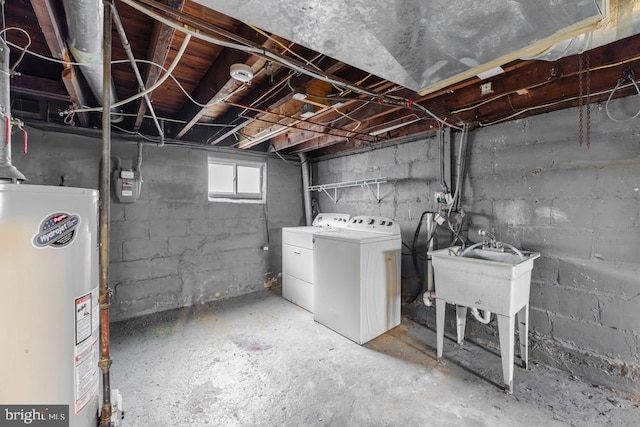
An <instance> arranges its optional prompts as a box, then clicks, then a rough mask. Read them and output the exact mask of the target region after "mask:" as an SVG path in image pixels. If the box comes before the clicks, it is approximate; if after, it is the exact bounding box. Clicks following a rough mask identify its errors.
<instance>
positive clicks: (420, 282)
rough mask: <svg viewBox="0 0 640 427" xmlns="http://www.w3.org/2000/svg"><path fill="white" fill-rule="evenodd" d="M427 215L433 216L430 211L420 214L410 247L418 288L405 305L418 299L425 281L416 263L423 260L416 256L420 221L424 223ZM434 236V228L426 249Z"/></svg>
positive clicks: (420, 226) (420, 227) (418, 264)
mask: <svg viewBox="0 0 640 427" xmlns="http://www.w3.org/2000/svg"><path fill="white" fill-rule="evenodd" d="M427 214H433V212H430V211H425V212H422V215H420V221H419V222H418V226H417V227H416V231H415V233H414V235H413V244H412V246H411V258H412V260H413V268H414V269H415V271H416V276H417V277H418V286H417V291H416V293H415V295H413V296H412V298H411V299H410V301H408V302H407V304H411V303H412V302H414V301H415V300H416V299H418V296H420V292H421V291H422V288H423V287H424V281H425V277H424V272H423V271H422V269H421V268H420V263H419V262H418V258H420V259H423V258H422V257H420V255H419V254H418V238H419V237H420V230H421V229H422V221H424V217H425V215H427ZM435 234H436V228H435V227H434V229H433V231H432V232H431V235H429V236H428V239H427V248H428V247H429V243H430V242H431V239H433V236H435Z"/></svg>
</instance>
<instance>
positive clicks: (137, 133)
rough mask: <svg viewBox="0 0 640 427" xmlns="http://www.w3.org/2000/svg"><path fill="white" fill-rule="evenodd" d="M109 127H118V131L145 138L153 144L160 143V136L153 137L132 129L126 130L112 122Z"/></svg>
mask: <svg viewBox="0 0 640 427" xmlns="http://www.w3.org/2000/svg"><path fill="white" fill-rule="evenodd" d="M111 127H112V128H115V129H118V130H119V131H121V132H124V133H126V134H128V135H135V136H138V137H140V138H143V139H146V140H147V141H150V142H153V143H154V144H159V143H160V138H158V139H154V138H151V137H148V136H145V135H143V134H141V133H140V132H136V131H132V130H126V129H123V128H121V127H119V126H116V125H114V124H112V125H111Z"/></svg>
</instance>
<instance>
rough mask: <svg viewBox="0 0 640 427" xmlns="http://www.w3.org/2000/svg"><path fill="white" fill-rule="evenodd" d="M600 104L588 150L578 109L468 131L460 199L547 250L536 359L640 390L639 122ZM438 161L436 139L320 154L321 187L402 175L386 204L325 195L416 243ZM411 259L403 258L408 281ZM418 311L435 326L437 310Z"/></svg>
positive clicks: (535, 288)
mask: <svg viewBox="0 0 640 427" xmlns="http://www.w3.org/2000/svg"><path fill="white" fill-rule="evenodd" d="M629 101H630V99H627V100H622V101H618V102H617V103H615V104H617V105H614V106H616V107H619V106H622V107H624V104H625V103H628V102H629ZM635 108H637V106H636V107H635ZM592 110H593V111H592V116H591V117H592V124H591V130H592V136H591V147H590V148H589V147H587V146H586V145H583V146H580V145H579V144H578V141H577V138H578V120H577V118H578V112H577V110H576V109H567V110H562V111H558V112H553V113H549V114H544V115H539V116H536V117H532V118H526V119H521V120H516V121H512V122H509V123H503V124H498V125H494V126H490V127H487V128H481V129H478V130H475V131H473V132H471V135H470V145H469V153H468V158H467V164H468V174H467V176H466V179H465V188H464V193H463V206H464V208H465V209H466V211H467V212H468V216H467V220H468V221H469V222H470V223H471V224H473V225H474V226H481V227H484V228H488V229H491V230H494V231H495V234H496V236H497V238H498V239H499V240H502V241H505V242H507V243H511V244H514V245H516V246H517V247H521V248H524V249H527V250H532V251H539V252H540V253H541V254H542V256H541V258H540V259H538V260H537V261H536V263H535V267H534V270H533V276H532V283H531V296H530V338H531V340H532V348H531V358H532V359H533V360H537V361H539V362H543V363H546V364H549V365H553V366H556V367H558V368H561V369H565V370H568V371H570V372H572V373H574V374H575V375H577V376H581V377H584V378H588V379H590V380H592V381H593V382H595V383H599V384H605V385H609V386H612V387H616V388H620V389H625V390H629V391H633V392H640V314H639V313H640V256H638V251H639V250H640V139H639V138H638V135H640V120H634V121H631V122H628V123H623V124H621V123H615V122H613V121H611V120H609V119H608V118H607V117H606V115H605V114H604V111H603V110H602V109H599V108H597V107H594V108H593V109H592ZM628 110H629V111H632V110H633V108H628ZM631 114H633V113H631ZM436 159H437V142H436V141H435V140H434V139H424V140H422V141H417V142H411V143H406V144H400V145H395V146H391V147H385V148H381V149H379V150H375V151H370V152H361V153H357V154H352V155H349V156H346V157H337V158H331V159H327V160H323V161H320V162H318V163H317V164H316V165H315V170H316V175H315V180H314V184H318V183H328V182H338V181H343V180H348V179H362V178H369V177H375V176H382V175H384V176H389V177H393V178H397V181H396V182H395V183H393V184H389V185H387V186H386V187H382V190H383V191H382V193H383V194H385V198H384V199H383V200H382V202H381V203H380V204H378V203H376V202H375V201H374V200H372V199H371V197H370V195H369V198H367V195H366V190H362V189H352V190H349V191H343V192H342V193H341V195H340V199H339V201H338V203H337V204H336V205H333V203H332V202H331V201H330V200H327V198H326V197H324V196H322V195H320V196H319V199H320V203H321V208H322V209H323V210H325V211H327V210H337V211H339V212H347V213H351V214H358V213H367V214H381V215H388V216H392V217H395V218H396V219H397V220H398V221H399V222H400V223H401V224H402V229H403V241H404V242H405V243H407V244H409V245H410V244H411V240H410V239H411V238H412V232H413V230H414V229H415V227H416V225H417V215H419V213H420V212H421V211H423V210H431V209H433V208H434V207H435V206H434V202H433V200H432V197H433V196H432V194H433V192H434V191H437V190H439V178H438V161H437V160H436ZM342 171H345V172H342ZM410 264H411V261H410V258H409V257H403V277H410V276H411V275H412V274H413V268H412V266H411V265H410ZM406 286H411V284H410V283H409V284H406V283H403V287H406ZM436 287H437V284H436ZM409 308H410V309H411V310H413V312H414V313H418V317H419V318H420V319H421V320H422V321H424V322H425V323H426V324H428V325H429V326H435V322H434V313H433V312H434V311H435V310H434V309H432V308H431V309H424V308H419V309H415V306H414V307H413V308H411V307H409ZM467 324H468V329H467V334H468V336H471V337H475V338H476V339H479V340H484V342H486V343H488V344H490V345H494V346H496V347H497V346H498V338H497V327H496V326H495V320H494V321H493V322H492V323H491V324H490V325H489V327H485V326H483V325H480V324H479V323H478V322H475V321H473V320H470V321H469V322H468V323H467ZM430 345H432V346H433V347H435V343H430Z"/></svg>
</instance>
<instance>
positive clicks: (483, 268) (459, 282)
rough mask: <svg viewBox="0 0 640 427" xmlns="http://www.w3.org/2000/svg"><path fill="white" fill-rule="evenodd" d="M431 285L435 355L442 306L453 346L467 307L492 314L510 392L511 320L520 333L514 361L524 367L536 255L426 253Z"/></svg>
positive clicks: (461, 335) (476, 250) (440, 341)
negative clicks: (449, 310)
mask: <svg viewBox="0 0 640 427" xmlns="http://www.w3.org/2000/svg"><path fill="white" fill-rule="evenodd" d="M429 255H431V257H432V262H433V273H434V279H435V285H436V320H437V352H438V358H441V357H442V347H443V343H444V319H445V309H446V303H449V304H455V305H456V318H457V327H458V330H457V333H458V343H459V344H462V342H463V339H464V328H465V322H466V317H467V307H470V308H476V309H479V310H487V311H490V312H492V313H495V314H496V317H497V319H498V332H499V334H500V352H501V354H502V369H503V374H504V382H505V388H506V389H507V390H508V391H509V392H510V393H511V392H513V362H514V354H513V353H514V351H513V347H514V342H515V339H514V333H515V316H516V315H517V319H518V326H519V327H518V329H519V334H520V357H521V359H522V365H523V367H524V368H525V369H526V368H527V363H528V336H527V335H528V324H529V288H530V283H531V270H532V269H533V261H534V260H535V259H536V258H538V257H539V256H540V254H539V253H538V252H524V251H518V250H517V249H515V251H514V252H509V251H504V252H499V251H496V250H493V249H483V248H473V247H471V248H469V249H467V250H465V251H462V250H461V248H460V247H458V246H454V247H451V248H446V249H440V250H437V251H433V252H429Z"/></svg>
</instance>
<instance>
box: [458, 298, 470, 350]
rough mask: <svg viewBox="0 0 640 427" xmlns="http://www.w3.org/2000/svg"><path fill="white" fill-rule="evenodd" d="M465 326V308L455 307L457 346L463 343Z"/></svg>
mask: <svg viewBox="0 0 640 427" xmlns="http://www.w3.org/2000/svg"><path fill="white" fill-rule="evenodd" d="M466 324H467V307H465V306H463V305H456V328H457V332H458V344H462V343H463V341H464V327H465V326H466Z"/></svg>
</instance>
